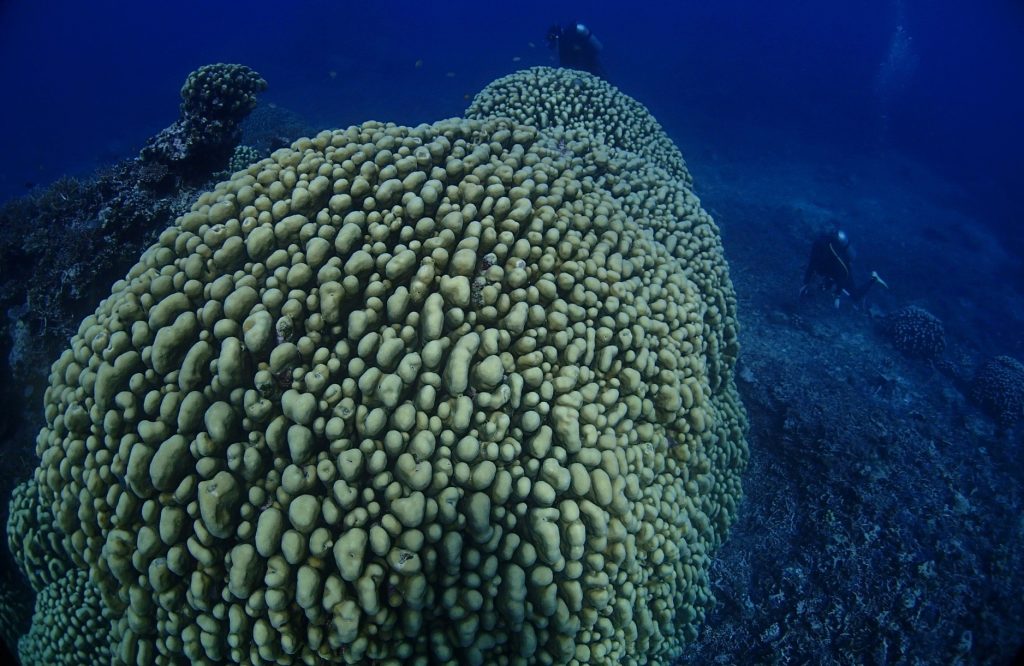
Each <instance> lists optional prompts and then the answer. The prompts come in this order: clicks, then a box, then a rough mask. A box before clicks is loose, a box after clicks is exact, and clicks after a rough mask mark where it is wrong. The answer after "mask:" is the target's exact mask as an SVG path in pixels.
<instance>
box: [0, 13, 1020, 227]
mask: <svg viewBox="0 0 1024 666" xmlns="http://www.w3.org/2000/svg"><path fill="white" fill-rule="evenodd" d="M577 19H578V20H584V21H586V22H587V23H588V24H589V25H590V26H591V27H592V29H593V30H594V32H595V33H596V34H597V35H599V36H600V38H601V40H602V41H603V42H604V45H605V51H604V59H605V62H606V66H607V72H608V76H609V78H610V79H611V80H612V82H613V83H615V84H616V85H618V86H619V87H621V88H622V89H624V90H625V91H626V92H628V93H630V94H632V95H634V96H635V97H637V98H638V99H640V100H641V101H643V102H644V103H646V104H647V105H648V106H649V107H650V108H651V109H652V111H654V113H655V114H656V116H657V117H658V118H659V120H660V121H661V122H662V124H663V125H664V126H665V127H666V129H667V130H668V131H669V133H670V134H671V135H672V136H673V138H675V139H676V140H677V142H679V143H680V144H681V146H682V149H683V152H684V155H689V156H691V157H692V156H694V155H699V154H701V151H715V150H725V149H728V150H733V151H736V150H749V151H751V153H756V152H758V151H760V152H762V153H763V152H764V151H771V150H782V149H784V150H787V151H791V152H792V151H796V152H799V151H802V150H806V152H807V155H808V157H809V159H816V160H823V161H828V160H829V159H833V158H834V159H837V160H839V159H840V156H847V155H850V154H853V153H857V152H870V151H874V152H876V153H877V152H879V151H901V152H904V153H907V154H909V155H910V156H912V157H916V158H917V159H918V160H920V161H921V162H924V163H927V164H928V165H929V166H930V167H931V168H933V169H935V170H938V171H941V172H943V173H944V174H945V175H946V176H947V177H948V178H950V180H951V181H952V182H955V183H956V184H957V185H958V186H960V187H963V188H965V189H966V191H967V196H966V198H964V199H962V200H961V201H960V203H961V205H963V206H965V207H969V208H971V209H973V210H974V211H975V212H976V214H977V215H978V219H979V221H980V222H983V223H987V224H990V225H992V226H996V227H1001V228H1002V230H1003V232H1004V233H1005V234H1006V235H1007V236H1012V235H1013V229H1014V226H1013V225H1014V224H1015V223H1016V222H1018V221H1019V220H1020V217H1021V216H1020V214H1019V213H1018V208H1017V205H1018V204H1017V202H1016V201H1015V193H1016V189H1017V187H1018V185H1017V182H1016V180H1017V179H1018V178H1019V174H1021V173H1024V168H1022V167H1024V158H1022V157H1021V156H1022V155H1024V123H1022V121H1021V119H1022V118H1024V92H1022V91H1024V73H1022V68H1024V4H1022V3H1020V2H1011V1H1010V0H991V1H990V2H982V3H965V2H961V1H956V0H913V1H909V2H896V1H893V0H890V1H880V0H867V1H866V2H858V3H813V2H805V1H797V0H791V1H789V2H779V1H771V0H769V1H764V0H759V1H753V0H724V1H716V2H713V3H712V2H693V1H688V2H678V3H635V2H630V3H623V4H613V3H591V2H575V3H570V2H566V3H551V2H537V1H530V2H516V3H500V4H499V3H481V2H465V1H460V2H436V3H422V2H409V1H403V2H390V3H360V4H358V5H357V4H355V3H349V2H328V1H325V0H317V1H309V2H293V3H280V2H273V3H271V2H263V1H262V0H260V1H256V2H246V3H236V2H232V3H227V2H213V1H211V2H198V1H194V2H180V3H173V4H172V3H148V2H146V3H127V2H112V1H110V0H100V1H97V2H88V3H81V2H68V1H66V0H61V1H59V2H48V3H39V2H27V1H23V0H22V1H14V2H10V1H5V2H2V3H0V67H2V70H0V89H2V90H3V102H2V107H0V109H2V110H0V119H2V120H3V144H4V145H3V151H4V160H3V166H2V167H0V199H5V198H7V197H9V196H12V195H15V194H18V193H21V192H23V191H24V188H25V184H26V182H31V183H40V184H41V183H46V182H48V181H51V180H53V179H55V178H56V177H58V176H60V175H61V174H64V173H70V174H75V173H84V172H87V171H88V170H89V169H90V168H92V167H93V166H95V165H97V164H100V163H104V162H108V161H110V160H112V159H113V158H115V157H120V156H124V155H129V154H133V153H134V152H135V151H137V150H138V148H139V147H140V146H141V144H142V143H143V142H144V141H145V139H146V138H147V137H148V136H150V135H152V134H153V133H155V132H157V131H158V130H160V129H161V128H162V127H164V126H166V125H168V124H169V123H170V122H171V121H173V120H174V118H175V116H176V109H177V104H178V97H177V94H178V89H179V88H180V85H181V83H182V82H183V81H184V78H185V76H186V75H187V74H188V72H189V71H191V70H193V69H195V68H196V67H198V66H199V65H202V64H205V63H209V62H217V61H225V62H241V63H245V64H248V65H250V66H251V67H253V68H255V69H256V70H257V71H259V72H260V73H261V74H262V75H263V76H264V78H266V79H267V81H268V82H269V83H270V89H269V90H268V91H267V92H266V93H265V95H264V97H263V100H264V101H265V102H273V103H276V104H278V105H280V106H283V107H287V108H290V109H293V110H295V111H297V112H299V113H300V114H302V115H303V116H305V117H307V118H308V119H309V120H311V121H312V122H314V123H315V124H318V125H320V124H322V125H325V126H335V125H343V124H350V123H355V122H360V121H362V120H366V119H370V118H373V119H378V120H392V121H396V122H401V123H406V124H410V123H411V124H415V123H418V122H424V121H432V120H435V119H439V118H442V117H447V116H452V115H458V114H459V113H461V111H462V110H463V109H464V107H465V105H466V103H467V101H468V97H471V96H472V95H473V94H474V93H475V92H476V91H477V90H478V89H479V88H480V87H481V86H483V85H484V84H486V82H488V81H489V80H491V79H493V78H495V77H496V76H499V75H501V74H505V73H508V72H511V71H513V70H515V69H517V68H519V67H523V66H528V65H533V64H552V61H551V58H550V55H549V53H548V51H547V49H546V47H545V44H544V33H545V31H546V28H547V27H548V25H549V24H550V23H552V22H567V21H574V20H577ZM898 24H902V25H903V26H904V28H905V32H906V34H907V35H909V36H910V42H909V44H910V51H911V56H912V58H913V59H915V60H916V62H917V66H916V68H914V69H913V70H912V72H911V73H910V75H909V76H908V77H906V78H905V80H903V81H902V86H899V87H898V88H897V89H895V90H893V91H891V94H889V96H888V101H887V104H885V105H884V108H883V104H882V101H881V99H880V95H879V94H878V88H877V85H876V83H877V80H878V76H879V72H880V68H881V67H882V63H883V62H884V61H885V60H886V57H887V53H888V51H889V48H890V42H891V39H892V37H893V34H894V31H895V29H896V26H897V25H898ZM531 43H532V44H531ZM514 58H519V59H520V60H518V61H516V60H514ZM417 61H420V63H421V64H420V65H419V66H417ZM332 72H334V76H332V75H331V73H332ZM883 113H886V114H887V116H888V120H887V121H883V119H882V115H883ZM830 156H831V157H830ZM698 186H699V183H698Z"/></svg>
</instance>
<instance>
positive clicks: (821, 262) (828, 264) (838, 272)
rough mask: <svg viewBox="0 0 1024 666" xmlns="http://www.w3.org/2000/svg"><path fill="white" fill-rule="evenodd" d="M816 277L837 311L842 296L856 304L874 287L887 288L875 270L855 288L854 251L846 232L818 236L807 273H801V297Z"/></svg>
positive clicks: (812, 248) (835, 230) (835, 231)
mask: <svg viewBox="0 0 1024 666" xmlns="http://www.w3.org/2000/svg"><path fill="white" fill-rule="evenodd" d="M816 277H817V278H820V284H821V287H822V289H823V290H826V291H830V292H831V293H832V296H833V297H834V298H835V301H834V304H835V306H836V307H837V308H838V307H839V299H840V298H841V297H842V296H849V297H850V299H851V300H852V301H853V302H854V303H856V302H859V301H860V300H861V299H863V298H864V296H865V295H866V294H867V293H868V291H869V290H870V289H871V287H873V286H875V285H876V284H880V285H882V286H883V287H886V288H888V286H889V285H887V284H886V283H885V280H883V279H882V278H881V277H879V275H878V273H876V272H875V271H871V277H870V279H868V281H867V282H865V283H863V284H861V285H860V286H857V284H856V283H855V282H854V279H853V250H851V249H850V238H849V237H848V236H847V235H846V232H844V231H842V230H841V229H838V228H836V229H834V230H833V231H830V232H828V233H824V234H821V235H820V236H818V237H817V238H816V239H815V240H814V243H813V244H812V245H811V256H810V257H809V258H808V260H807V270H806V271H804V283H803V286H801V287H800V296H801V297H802V296H806V295H807V293H808V291H809V290H810V286H811V283H812V282H814V279H815V278H816Z"/></svg>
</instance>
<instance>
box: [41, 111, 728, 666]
mask: <svg viewBox="0 0 1024 666" xmlns="http://www.w3.org/2000/svg"><path fill="white" fill-rule="evenodd" d="M575 132H576V133H575V134H574V136H573V139H572V140H573V141H574V142H576V144H575V145H574V148H573V150H572V151H571V152H569V153H563V152H559V151H558V150H557V149H553V148H551V147H550V146H549V145H547V142H546V140H545V136H544V135H542V134H540V133H538V131H537V130H536V129H534V128H531V127H527V126H517V125H513V124H511V123H509V121H506V120H484V121H462V120H453V121H446V122H443V123H438V124H435V125H423V126H420V127H416V128H405V127H397V126H392V125H381V124H378V123H367V124H364V125H362V126H357V127H351V128H349V129H347V130H340V131H336V132H324V133H321V134H320V135H318V136H316V137H315V138H313V139H303V140H300V141H299V142H297V143H296V144H295V145H294V146H293V147H292V148H291V149H283V150H279V151H277V152H275V153H274V154H273V155H272V156H271V157H270V158H268V159H264V160H262V161H261V162H259V163H257V164H255V165H253V166H252V167H250V168H249V169H248V170H246V171H243V172H240V173H237V174H235V176H234V177H233V178H232V180H230V181H228V182H226V183H222V184H221V185H219V186H218V187H217V189H216V190H215V191H213V192H211V193H209V194H207V195H204V196H203V197H201V198H200V200H199V201H198V203H197V204H196V206H195V207H194V209H193V211H192V212H191V213H189V214H187V215H185V216H183V217H182V218H181V219H180V220H179V221H178V224H177V225H176V226H175V227H173V228H171V229H168V230H167V231H165V232H164V233H163V234H162V235H161V237H160V240H159V242H158V243H157V244H156V245H154V246H153V247H152V248H151V249H150V250H149V251H147V252H146V254H145V255H144V256H143V258H142V260H141V261H140V263H139V264H138V265H137V266H136V267H135V268H133V269H132V271H131V272H130V273H129V275H128V276H127V278H126V279H125V280H123V281H120V282H118V283H117V284H115V285H114V288H113V290H112V293H111V295H110V297H109V298H107V299H106V300H104V301H103V303H102V304H101V305H100V307H99V308H98V310H97V312H96V314H95V315H92V316H90V317H88V318H87V319H86V320H85V321H84V322H83V324H82V326H81V328H80V329H79V333H78V335H77V336H76V337H75V338H74V339H73V340H72V345H71V349H69V350H68V351H67V352H65V353H64V355H63V356H62V357H61V358H60V360H59V361H57V362H56V363H55V364H54V366H53V371H52V375H51V381H52V386H51V388H50V389H49V391H48V393H47V407H46V417H47V423H48V425H47V427H46V428H45V429H44V430H43V432H42V433H41V435H40V438H39V445H38V451H39V454H40V457H41V464H40V467H39V469H38V471H37V473H36V481H37V483H38V485H39V489H40V492H41V493H42V496H43V498H42V499H43V504H44V506H47V507H51V506H52V507H53V510H54V515H55V518H56V524H57V525H58V526H59V528H60V529H61V530H62V531H63V532H64V533H65V534H66V535H67V536H66V539H65V543H66V545H67V547H68V549H69V550H70V551H71V553H72V555H73V557H74V559H75V561H76V563H77V564H78V565H80V566H83V567H87V568H88V569H89V570H90V572H91V579H92V580H93V581H94V582H95V583H96V585H97V586H98V589H99V591H100V592H101V593H102V595H103V598H104V600H105V603H106V605H107V606H108V607H109V609H110V610H111V611H112V612H113V613H114V614H115V615H116V616H117V617H119V618H120V619H119V620H118V621H117V622H116V623H115V625H114V631H113V636H114V637H113V641H114V642H115V643H116V648H115V649H114V650H113V652H114V653H115V655H117V659H119V660H123V661H130V662H133V663H156V655H162V656H161V657H160V659H161V660H163V661H166V662H168V663H175V662H186V661H190V662H193V663H200V662H217V663H224V662H227V663H339V662H340V663H366V661H368V660H370V659H376V660H391V661H392V662H393V663H422V664H427V663H451V664H455V663H513V662H516V661H521V662H523V663H569V662H570V661H572V660H574V659H575V660H578V661H580V662H594V663H601V662H603V663H657V664H664V663H668V662H669V661H670V660H671V658H672V657H673V656H675V655H677V654H678V653H679V651H680V650H681V646H682V644H683V642H684V641H685V640H686V639H688V638H691V637H692V636H694V635H695V631H696V626H697V625H698V623H699V622H700V621H701V620H702V618H703V615H704V610H705V608H706V606H707V604H708V603H709V600H710V589H709V586H708V579H707V568H708V566H709V563H710V562H709V557H708V554H709V553H710V552H711V551H712V550H713V549H714V547H715V546H716V545H717V544H718V543H719V542H720V541H721V539H722V538H723V536H724V534H725V531H726V530H727V528H728V526H729V524H730V522H731V521H732V519H733V517H734V515H735V511H736V503H737V502H738V500H739V498H740V496H741V489H740V473H741V471H742V469H743V467H744V465H745V462H746V456H747V452H746V443H745V441H744V430H745V424H746V422H745V414H744V412H743V408H742V406H741V405H740V403H739V399H738V396H737V394H736V391H735V386H734V384H733V381H732V366H733V362H734V357H735V351H736V347H735V330H734V329H735V321H734V319H733V318H732V316H731V314H729V315H728V316H727V311H729V312H731V310H730V308H734V304H735V298H734V295H733V294H732V288H731V285H730V283H729V282H728V275H727V272H724V260H721V248H720V244H719V242H718V239H717V234H716V233H715V230H714V228H713V226H710V220H709V219H708V218H706V214H704V213H703V212H702V211H699V206H698V205H697V204H696V203H695V198H693V197H692V195H691V194H689V193H688V191H687V190H686V189H685V187H684V186H683V185H682V184H681V183H680V182H679V181H678V180H675V179H673V178H672V177H670V176H669V175H668V174H667V172H666V171H665V170H664V169H661V168H658V167H652V166H650V165H649V164H647V162H646V160H645V159H644V158H643V157H641V156H638V155H636V154H633V153H628V151H622V152H621V154H619V153H618V152H616V153H614V154H613V153H612V151H611V150H610V149H609V148H608V147H607V146H605V145H604V144H602V143H601V142H599V141H597V140H595V139H594V138H592V137H588V136H586V134H585V133H584V132H583V130H576V131H575ZM629 183H633V184H635V185H636V186H637V187H639V186H641V185H642V187H643V188H644V191H648V192H657V193H658V194H657V200H658V201H662V202H669V203H665V204H664V205H663V206H661V207H660V209H659V208H658V207H655V209H657V210H660V211H661V212H659V213H658V215H659V216H660V217H652V218H650V219H648V218H639V217H638V211H639V210H640V207H639V205H638V203H637V202H635V201H632V200H631V199H630V196H631V193H632V192H635V191H636V190H635V189H633V186H631V185H629ZM671 202H689V203H688V204H687V205H678V206H674V205H673V204H671ZM648 222H650V224H648ZM658 224H663V225H664V226H663V227H658V226H657V225H658ZM659 233H660V234H661V239H664V240H661V239H659V238H657V237H656V236H657V235H658V234H659ZM683 257H692V258H693V261H691V262H689V263H687V262H686V261H684V259H683Z"/></svg>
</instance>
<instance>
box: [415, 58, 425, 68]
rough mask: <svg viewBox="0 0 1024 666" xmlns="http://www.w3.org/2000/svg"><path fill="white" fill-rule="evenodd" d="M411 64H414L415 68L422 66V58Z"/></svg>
mask: <svg viewBox="0 0 1024 666" xmlns="http://www.w3.org/2000/svg"><path fill="white" fill-rule="evenodd" d="M413 66H414V67H415V68H416V69H419V68H420V67H422V66H423V58H420V59H419V60H417V61H416V64H415V65H413Z"/></svg>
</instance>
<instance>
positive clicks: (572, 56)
mask: <svg viewBox="0 0 1024 666" xmlns="http://www.w3.org/2000/svg"><path fill="white" fill-rule="evenodd" d="M548 46H549V47H551V48H552V49H555V50H556V51H557V52H558V64H559V65H560V66H561V67H569V68H572V69H582V70H583V71H585V72H590V73H591V74H594V75H596V76H601V63H600V62H599V61H598V59H597V54H598V53H600V51H601V48H602V47H601V42H600V41H598V39H597V37H595V36H594V33H592V32H591V31H590V28H588V27H587V26H585V25H583V24H582V23H575V24H573V25H567V26H560V25H553V26H551V27H550V28H549V29H548Z"/></svg>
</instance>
